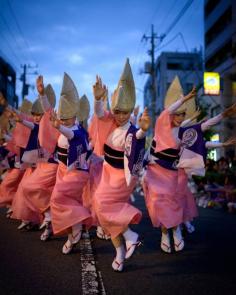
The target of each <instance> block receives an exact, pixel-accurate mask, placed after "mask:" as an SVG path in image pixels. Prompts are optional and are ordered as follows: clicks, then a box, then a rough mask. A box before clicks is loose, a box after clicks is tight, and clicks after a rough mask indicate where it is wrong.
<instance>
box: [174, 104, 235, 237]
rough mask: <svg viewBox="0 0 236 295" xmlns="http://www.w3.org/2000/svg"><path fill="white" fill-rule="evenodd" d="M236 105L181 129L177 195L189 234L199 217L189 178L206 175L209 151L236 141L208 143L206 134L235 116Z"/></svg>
mask: <svg viewBox="0 0 236 295" xmlns="http://www.w3.org/2000/svg"><path fill="white" fill-rule="evenodd" d="M235 114H236V104H234V105H232V106H230V107H229V108H227V109H226V110H224V111H223V112H222V113H221V114H219V115H217V116H215V117H213V118H211V119H208V120H204V121H203V122H199V123H196V124H192V125H190V126H181V127H180V129H179V135H178V136H179V139H180V140H181V145H180V147H181V150H180V159H179V163H178V165H177V167H178V188H177V195H178V196H179V199H180V200H182V202H183V204H182V205H183V208H184V224H185V226H186V228H187V231H188V232H190V233H191V232H193V231H194V227H193V225H192V224H191V223H190V221H191V220H192V219H193V218H194V217H196V216H197V208H196V202H195V200H194V198H193V197H192V193H191V191H190V189H189V188H188V185H187V182H188V178H190V177H191V176H192V175H198V176H204V175H205V162H206V156H207V149H209V148H213V147H215V148H218V147H222V146H228V145H233V144H234V139H230V140H227V141H226V142H225V143H214V142H206V141H205V139H204V134H203V133H204V132H205V131H206V130H208V129H209V128H211V127H212V126H214V125H216V124H218V123H219V122H220V121H221V120H223V119H224V118H227V117H228V118H229V117H232V116H235Z"/></svg>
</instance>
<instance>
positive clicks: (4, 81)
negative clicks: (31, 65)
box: [0, 57, 18, 107]
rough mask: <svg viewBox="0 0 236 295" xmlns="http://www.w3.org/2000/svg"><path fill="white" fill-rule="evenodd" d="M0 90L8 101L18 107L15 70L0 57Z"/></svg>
mask: <svg viewBox="0 0 236 295" xmlns="http://www.w3.org/2000/svg"><path fill="white" fill-rule="evenodd" d="M0 91H1V92H2V93H3V95H4V96H5V98H6V99H7V101H8V103H9V104H10V105H12V106H14V107H18V98H17V96H16V72H15V71H14V69H13V68H12V67H11V66H10V65H9V64H8V63H7V62H6V61H5V60H4V59H3V58H1V57H0Z"/></svg>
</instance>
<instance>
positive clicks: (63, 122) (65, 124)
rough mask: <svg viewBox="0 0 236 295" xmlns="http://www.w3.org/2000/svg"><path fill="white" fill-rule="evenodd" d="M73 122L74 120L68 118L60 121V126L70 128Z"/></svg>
mask: <svg viewBox="0 0 236 295" xmlns="http://www.w3.org/2000/svg"><path fill="white" fill-rule="evenodd" d="M75 120H76V118H75V117H73V118H69V119H61V120H60V121H61V124H62V125H64V126H66V127H72V126H74V125H75Z"/></svg>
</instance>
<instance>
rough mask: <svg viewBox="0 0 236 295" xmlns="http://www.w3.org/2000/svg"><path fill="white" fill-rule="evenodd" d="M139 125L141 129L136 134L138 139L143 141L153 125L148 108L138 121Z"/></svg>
mask: <svg viewBox="0 0 236 295" xmlns="http://www.w3.org/2000/svg"><path fill="white" fill-rule="evenodd" d="M138 124H139V127H140V129H139V130H138V131H137V132H136V138H137V139H142V138H144V137H145V135H146V132H147V130H148V128H149V127H150V124H151V118H150V116H149V114H148V109H147V108H145V109H144V111H143V113H142V116H141V117H140V118H139V120H138Z"/></svg>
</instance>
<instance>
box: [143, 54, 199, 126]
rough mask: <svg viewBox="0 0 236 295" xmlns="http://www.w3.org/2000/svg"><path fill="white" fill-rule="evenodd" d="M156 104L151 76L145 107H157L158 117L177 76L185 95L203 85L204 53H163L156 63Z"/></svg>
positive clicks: (146, 89) (156, 114) (146, 91)
mask: <svg viewBox="0 0 236 295" xmlns="http://www.w3.org/2000/svg"><path fill="white" fill-rule="evenodd" d="M155 70H156V77H155V79H156V102H155V106H153V105H152V96H153V90H152V85H153V84H152V77H151V76H149V77H148V79H147V81H146V84H145V86H144V106H147V107H148V108H149V109H150V108H153V107H155V118H152V120H155V119H156V117H157V116H158V115H159V114H160V113H161V111H162V110H163V109H164V99H165V95H166V92H167V89H168V88H169V86H170V84H171V82H172V81H173V80H174V78H175V76H176V75H177V76H178V77H179V79H180V82H181V85H182V87H183V90H184V93H185V94H186V93H188V92H189V91H190V90H191V89H192V87H193V85H195V86H199V85H201V84H202V76H203V62H202V52H201V51H195V52H189V53H188V52H162V53H161V54H160V56H159V57H158V59H157V61H156V67H155Z"/></svg>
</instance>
